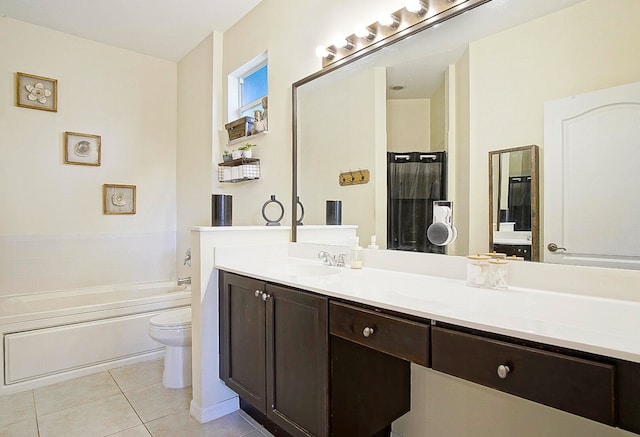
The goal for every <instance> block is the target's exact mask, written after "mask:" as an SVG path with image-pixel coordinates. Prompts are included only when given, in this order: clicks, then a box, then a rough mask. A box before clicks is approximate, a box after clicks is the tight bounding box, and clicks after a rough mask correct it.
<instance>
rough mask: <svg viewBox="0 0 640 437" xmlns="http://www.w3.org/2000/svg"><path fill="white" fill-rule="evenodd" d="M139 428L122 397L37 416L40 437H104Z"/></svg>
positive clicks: (120, 395)
mask: <svg viewBox="0 0 640 437" xmlns="http://www.w3.org/2000/svg"><path fill="white" fill-rule="evenodd" d="M138 425H141V422H140V419H139V418H138V416H137V415H136V413H135V411H133V409H132V408H131V405H129V402H127V400H126V398H125V397H124V395H123V394H121V393H120V394H117V395H115V396H111V397H109V398H106V399H103V400H99V401H95V402H91V403H88V404H85V405H81V406H77V407H72V408H68V409H66V410H62V411H57V412H54V413H50V414H45V415H42V416H40V415H39V416H38V426H39V429H40V437H49V436H51V437H59V436H65V437H75V436H78V437H86V436H105V435H110V434H114V433H116V432H119V431H123V430H127V429H129V428H133V427H135V426H138Z"/></svg>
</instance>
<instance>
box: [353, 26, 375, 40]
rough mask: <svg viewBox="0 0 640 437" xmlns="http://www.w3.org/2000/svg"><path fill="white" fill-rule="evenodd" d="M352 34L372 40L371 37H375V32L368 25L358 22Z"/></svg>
mask: <svg viewBox="0 0 640 437" xmlns="http://www.w3.org/2000/svg"><path fill="white" fill-rule="evenodd" d="M354 35H355V36H357V37H358V38H365V39H368V40H372V39H373V38H375V36H376V33H375V32H374V31H373V30H372V29H371V28H370V27H367V26H364V25H362V24H360V25H358V26H357V27H356V30H355V32H354Z"/></svg>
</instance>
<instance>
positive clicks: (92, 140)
mask: <svg viewBox="0 0 640 437" xmlns="http://www.w3.org/2000/svg"><path fill="white" fill-rule="evenodd" d="M101 153H102V152H101V138H100V135H92V134H82V133H79V132H65V133H64V163H65V164H75V165H93V166H96V167H97V166H100V159H101Z"/></svg>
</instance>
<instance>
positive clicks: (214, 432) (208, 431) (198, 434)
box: [146, 411, 263, 437]
mask: <svg viewBox="0 0 640 437" xmlns="http://www.w3.org/2000/svg"><path fill="white" fill-rule="evenodd" d="M146 425H147V428H149V431H151V435H152V436H153V437H174V436H177V435H179V436H181V437H244V436H251V437H263V436H262V434H260V433H258V434H253V433H254V431H256V429H255V428H254V427H253V426H252V425H250V424H249V422H247V421H246V420H244V419H243V418H242V417H240V415H239V414H238V413H237V412H236V413H231V414H228V415H226V416H223V417H221V418H219V419H216V420H212V421H211V422H207V423H202V424H201V423H199V422H198V421H197V420H195V419H194V418H193V417H191V416H190V415H189V412H188V411H182V412H180V413H176V414H172V415H170V416H165V417H162V418H160V419H156V420H153V421H151V422H149V423H147V424H146Z"/></svg>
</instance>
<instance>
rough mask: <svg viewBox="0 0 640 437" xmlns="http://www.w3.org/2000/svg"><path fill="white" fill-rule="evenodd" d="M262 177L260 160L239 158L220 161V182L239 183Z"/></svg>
mask: <svg viewBox="0 0 640 437" xmlns="http://www.w3.org/2000/svg"><path fill="white" fill-rule="evenodd" d="M256 179H260V160H259V159H257V158H238V159H232V160H231V161H224V162H220V163H218V182H225V183H226V182H228V183H237V182H244V181H251V180H256Z"/></svg>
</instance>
